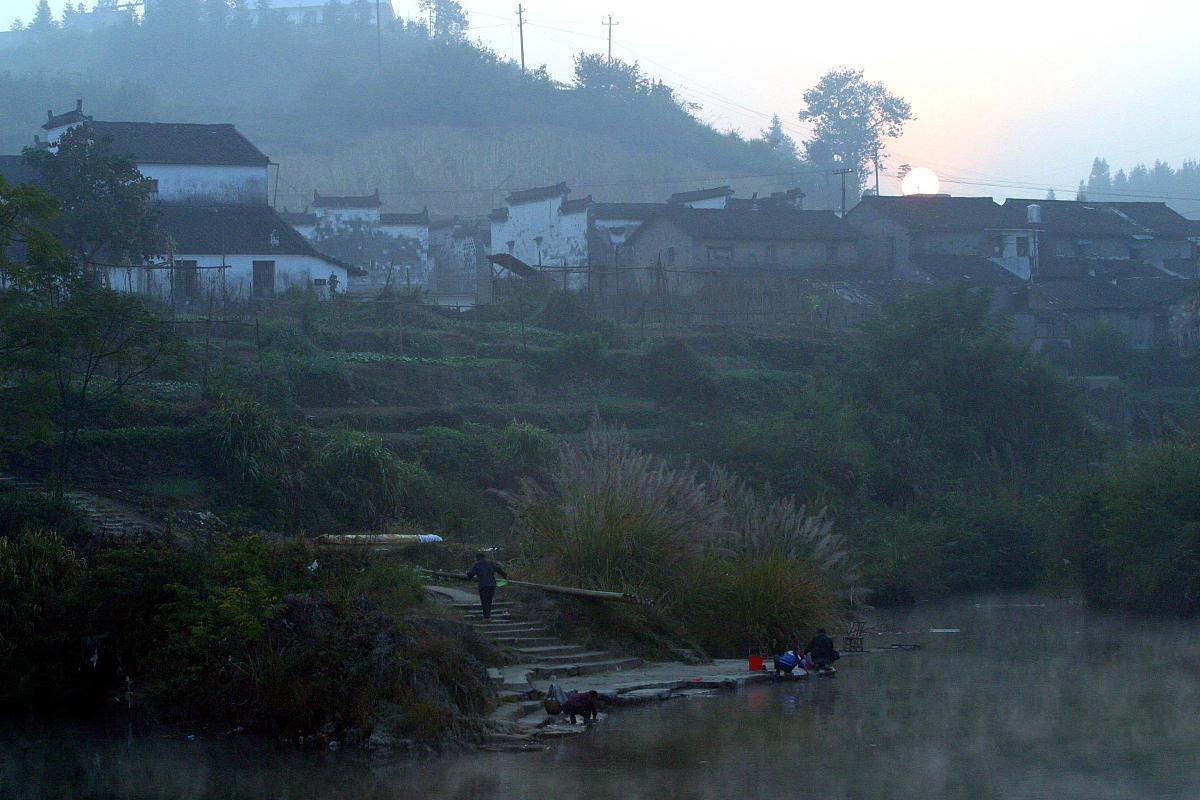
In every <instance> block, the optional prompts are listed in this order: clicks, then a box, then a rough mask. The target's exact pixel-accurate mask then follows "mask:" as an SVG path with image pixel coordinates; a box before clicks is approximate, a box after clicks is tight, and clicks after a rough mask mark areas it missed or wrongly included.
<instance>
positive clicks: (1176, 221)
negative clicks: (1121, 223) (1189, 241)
mask: <svg viewBox="0 0 1200 800" xmlns="http://www.w3.org/2000/svg"><path fill="white" fill-rule="evenodd" d="M1104 205H1105V206H1107V207H1109V208H1113V209H1116V210H1117V211H1118V212H1119V213H1121V214H1124V215H1125V216H1126V217H1128V218H1129V219H1131V220H1133V221H1134V222H1136V223H1137V224H1138V225H1141V226H1142V227H1143V228H1145V229H1146V230H1148V231H1149V232H1150V233H1151V234H1153V235H1154V236H1155V237H1157V238H1159V239H1186V238H1187V237H1188V236H1192V235H1195V234H1193V233H1192V225H1191V223H1192V222H1193V220H1189V219H1188V218H1187V217H1185V216H1183V215H1182V214H1180V213H1179V212H1177V211H1176V210H1175V209H1173V208H1171V207H1170V206H1168V205H1167V204H1166V203H1104Z"/></svg>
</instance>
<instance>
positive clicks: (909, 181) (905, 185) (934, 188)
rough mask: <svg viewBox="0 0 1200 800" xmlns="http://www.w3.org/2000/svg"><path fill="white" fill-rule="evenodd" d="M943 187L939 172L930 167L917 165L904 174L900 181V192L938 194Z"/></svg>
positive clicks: (906, 193) (907, 193)
mask: <svg viewBox="0 0 1200 800" xmlns="http://www.w3.org/2000/svg"><path fill="white" fill-rule="evenodd" d="M940 188H941V183H940V181H938V176H937V173H936V172H934V171H933V170H931V169H930V168H929V167H917V168H916V169H914V170H911V171H910V172H909V173H908V174H907V175H905V176H904V180H903V181H901V182H900V192H901V194H904V195H910V194H937V193H938V190H939V189H940Z"/></svg>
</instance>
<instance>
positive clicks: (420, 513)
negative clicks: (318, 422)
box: [308, 430, 433, 527]
mask: <svg viewBox="0 0 1200 800" xmlns="http://www.w3.org/2000/svg"><path fill="white" fill-rule="evenodd" d="M308 482H309V484H310V488H311V491H312V493H313V494H314V495H315V496H317V497H320V498H321V501H320V502H321V504H322V506H323V510H324V511H325V512H326V513H327V514H328V515H329V516H330V518H332V519H333V520H336V521H337V522H338V523H339V524H340V525H343V526H347V527H378V526H382V525H383V524H385V523H387V522H389V521H391V520H394V519H396V518H398V517H400V516H402V515H408V516H412V517H414V518H417V519H421V518H428V515H429V513H430V511H431V510H432V508H433V482H432V480H431V478H430V477H429V475H428V473H426V472H425V471H424V470H423V469H421V468H420V467H418V466H416V465H414V464H408V463H405V462H403V461H400V460H399V459H397V458H396V457H395V456H394V455H393V454H392V453H391V451H390V450H388V449H387V447H386V446H384V444H383V442H382V441H381V440H380V439H379V438H378V437H375V436H371V435H370V434H366V433H361V432H358V431H349V430H341V431H336V432H335V433H333V434H332V435H330V436H329V437H328V438H327V439H326V440H325V442H324V443H323V444H322V445H321V446H320V447H319V448H318V450H317V453H316V457H315V459H314V462H313V464H312V467H311V470H310V473H309V476H308Z"/></svg>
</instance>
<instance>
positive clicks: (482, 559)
mask: <svg viewBox="0 0 1200 800" xmlns="http://www.w3.org/2000/svg"><path fill="white" fill-rule="evenodd" d="M497 575H499V576H500V577H501V578H505V579H507V578H508V573H506V572H505V571H504V570H502V569H500V567H498V566H496V565H495V564H494V563H492V562H491V561H490V560H488V557H487V553H482V552H480V553H476V554H475V566H473V567H471V569H470V570H468V571H467V580H472V581H478V582H479V605H480V607H481V608H482V609H483V621H484V622H490V621H491V619H492V600H493V599H494V598H495V597H496V576H497Z"/></svg>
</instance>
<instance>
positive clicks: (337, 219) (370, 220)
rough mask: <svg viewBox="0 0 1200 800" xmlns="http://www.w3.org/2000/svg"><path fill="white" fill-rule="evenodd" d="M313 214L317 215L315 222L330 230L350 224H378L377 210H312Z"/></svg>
mask: <svg viewBox="0 0 1200 800" xmlns="http://www.w3.org/2000/svg"><path fill="white" fill-rule="evenodd" d="M313 213H314V214H316V215H317V220H318V221H319V222H320V224H321V225H328V226H329V227H331V228H338V227H341V226H342V225H348V224H350V223H352V222H361V223H363V224H364V225H378V224H379V209H378V208H313Z"/></svg>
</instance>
